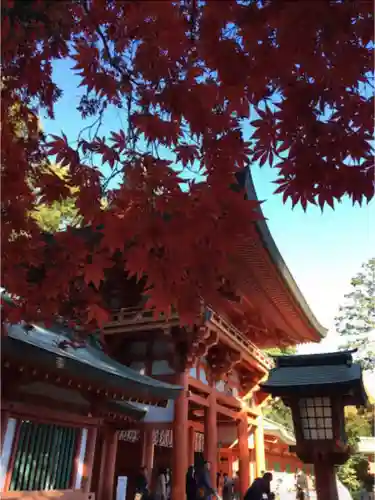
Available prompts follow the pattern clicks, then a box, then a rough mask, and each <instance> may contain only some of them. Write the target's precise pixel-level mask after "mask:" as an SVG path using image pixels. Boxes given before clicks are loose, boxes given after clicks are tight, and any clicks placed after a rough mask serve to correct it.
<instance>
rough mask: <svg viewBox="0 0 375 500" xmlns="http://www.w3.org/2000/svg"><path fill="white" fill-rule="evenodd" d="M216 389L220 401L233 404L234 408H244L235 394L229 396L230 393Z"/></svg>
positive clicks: (229, 404)
mask: <svg viewBox="0 0 375 500" xmlns="http://www.w3.org/2000/svg"><path fill="white" fill-rule="evenodd" d="M214 391H215V396H216V399H217V400H218V401H221V402H222V403H224V404H225V405H228V406H231V407H232V408H235V409H238V410H240V409H241V408H242V404H241V401H239V400H238V399H237V398H235V397H234V396H229V395H228V394H225V393H224V392H220V391H218V390H217V389H214Z"/></svg>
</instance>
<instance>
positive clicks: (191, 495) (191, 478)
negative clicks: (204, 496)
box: [186, 465, 197, 500]
mask: <svg viewBox="0 0 375 500" xmlns="http://www.w3.org/2000/svg"><path fill="white" fill-rule="evenodd" d="M186 498H187V500H196V499H197V481H196V478H195V470H194V466H193V465H190V467H189V468H188V471H187V473H186Z"/></svg>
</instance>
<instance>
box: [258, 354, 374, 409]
mask: <svg viewBox="0 0 375 500" xmlns="http://www.w3.org/2000/svg"><path fill="white" fill-rule="evenodd" d="M353 352H355V351H342V352H334V353H324V354H304V355H294V356H277V357H275V359H276V367H275V368H273V369H272V370H271V371H270V372H269V377H268V380H267V381H266V382H264V383H263V384H261V388H262V390H263V391H264V392H267V393H270V394H272V395H273V396H285V397H287V396H290V397H293V395H295V396H297V395H304V396H313V395H322V396H323V395H331V394H340V395H341V396H344V397H345V398H346V399H345V404H353V405H362V404H365V403H366V401H367V397H366V392H365V388H364V385H363V379H362V368H361V366H360V365H359V364H358V363H353V356H352V353H353Z"/></svg>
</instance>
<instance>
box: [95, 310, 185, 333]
mask: <svg viewBox="0 0 375 500" xmlns="http://www.w3.org/2000/svg"><path fill="white" fill-rule="evenodd" d="M178 324H179V318H178V315H177V314H172V315H171V316H169V317H166V316H164V315H163V314H160V315H159V316H157V317H154V316H153V314H152V311H150V310H146V309H141V308H139V307H128V308H123V309H119V310H118V311H114V312H113V313H112V318H111V320H110V321H109V322H108V323H107V324H106V325H105V327H104V330H105V331H106V330H107V331H109V330H110V331H116V332H123V333H126V332H134V331H138V330H157V329H159V328H161V329H162V328H165V327H171V326H177V325H178Z"/></svg>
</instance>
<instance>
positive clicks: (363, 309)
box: [336, 258, 375, 371]
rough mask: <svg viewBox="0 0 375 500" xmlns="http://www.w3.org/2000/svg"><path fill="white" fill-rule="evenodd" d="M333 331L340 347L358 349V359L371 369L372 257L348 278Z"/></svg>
mask: <svg viewBox="0 0 375 500" xmlns="http://www.w3.org/2000/svg"><path fill="white" fill-rule="evenodd" d="M336 331H337V332H338V334H339V335H341V336H342V337H343V340H345V343H344V344H343V346H342V347H343V348H346V349H358V361H359V362H360V363H361V364H362V366H363V368H364V369H366V370H371V371H373V370H375V258H372V259H370V260H369V261H368V262H366V263H364V264H363V265H362V268H361V271H360V272H359V273H358V274H357V275H356V276H354V278H353V279H352V280H351V290H350V292H349V293H348V294H347V295H345V302H344V304H343V305H342V306H340V308H339V314H338V316H337V317H336Z"/></svg>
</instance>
